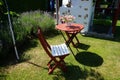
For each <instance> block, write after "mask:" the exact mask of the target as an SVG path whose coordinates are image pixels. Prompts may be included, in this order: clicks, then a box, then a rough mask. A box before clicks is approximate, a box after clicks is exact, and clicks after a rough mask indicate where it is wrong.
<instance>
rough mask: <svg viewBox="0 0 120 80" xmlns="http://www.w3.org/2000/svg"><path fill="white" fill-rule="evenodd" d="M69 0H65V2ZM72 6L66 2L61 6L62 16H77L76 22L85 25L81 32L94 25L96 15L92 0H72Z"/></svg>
mask: <svg viewBox="0 0 120 80" xmlns="http://www.w3.org/2000/svg"><path fill="white" fill-rule="evenodd" d="M65 1H67V0H63V2H65ZM71 2H72V7H66V6H65V4H64V3H63V4H64V5H63V6H62V7H60V10H59V12H60V16H62V15H63V13H64V14H68V12H70V14H71V15H73V16H75V20H74V22H75V23H80V24H83V25H84V29H83V30H82V31H81V32H83V33H84V32H88V30H89V27H90V26H91V25H92V22H93V16H94V5H93V1H92V0H71Z"/></svg>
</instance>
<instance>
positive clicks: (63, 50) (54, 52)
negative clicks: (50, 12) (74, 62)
mask: <svg viewBox="0 0 120 80" xmlns="http://www.w3.org/2000/svg"><path fill="white" fill-rule="evenodd" d="M37 34H38V38H39V41H40V43H41V45H42V46H43V48H44V50H45V51H46V53H47V54H48V56H49V57H50V61H49V62H48V64H47V66H48V68H49V71H48V73H49V74H51V73H52V72H53V71H54V69H55V68H56V67H60V68H61V69H62V70H63V71H66V66H65V62H64V58H65V57H66V56H68V55H69V53H70V51H69V49H68V48H67V46H66V44H65V43H63V44H59V45H49V44H48V42H47V41H46V39H45V38H44V36H43V33H42V30H41V28H40V27H39V28H38V33H37ZM52 62H54V64H52Z"/></svg>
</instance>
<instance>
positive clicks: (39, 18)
mask: <svg viewBox="0 0 120 80" xmlns="http://www.w3.org/2000/svg"><path fill="white" fill-rule="evenodd" d="M6 23H7V22H6ZM12 23H13V31H14V35H15V40H16V44H17V47H18V48H19V50H20V49H22V48H23V47H24V46H25V45H26V44H25V43H26V42H27V43H28V41H29V40H30V39H29V37H31V30H33V33H34V34H36V31H37V27H38V26H40V27H41V28H42V29H43V31H45V32H47V31H50V30H52V29H54V27H55V23H54V19H53V18H52V17H51V16H50V15H49V14H48V13H47V12H41V11H39V10H37V11H30V12H24V13H21V14H19V16H18V17H12ZM0 40H1V41H2V44H3V47H2V49H1V50H0V56H1V57H3V55H4V56H5V57H6V56H8V54H9V55H10V53H11V51H12V53H13V51H14V50H13V44H12V37H11V33H10V30H9V26H8V25H4V27H3V28H1V29H0Z"/></svg>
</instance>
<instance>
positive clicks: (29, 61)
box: [27, 61, 48, 70]
mask: <svg viewBox="0 0 120 80" xmlns="http://www.w3.org/2000/svg"><path fill="white" fill-rule="evenodd" d="M27 63H29V64H32V65H34V66H36V67H41V68H43V69H47V70H48V68H45V67H43V66H41V65H38V64H35V63H33V62H30V61H27Z"/></svg>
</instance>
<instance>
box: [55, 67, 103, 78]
mask: <svg viewBox="0 0 120 80" xmlns="http://www.w3.org/2000/svg"><path fill="white" fill-rule="evenodd" d="M53 75H55V76H54V77H53V80H62V79H63V78H65V79H64V80H104V78H103V77H102V75H101V74H100V73H99V72H97V71H95V70H93V69H86V68H84V69H81V68H80V67H79V66H74V65H70V66H67V72H64V73H63V72H56V73H54V74H53Z"/></svg>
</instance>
